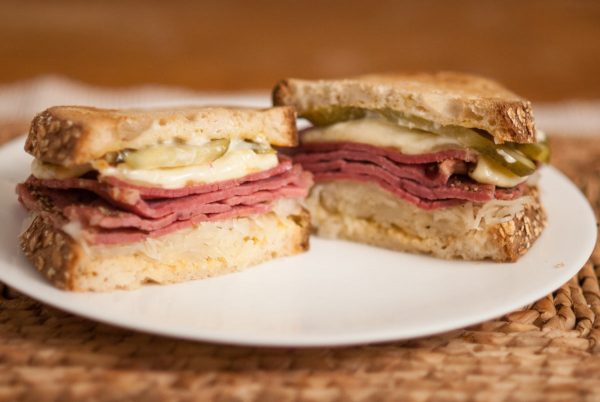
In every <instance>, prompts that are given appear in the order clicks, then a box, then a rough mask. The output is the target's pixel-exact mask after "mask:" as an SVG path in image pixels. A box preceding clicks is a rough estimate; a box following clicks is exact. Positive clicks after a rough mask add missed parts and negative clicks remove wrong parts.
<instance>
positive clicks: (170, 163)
mask: <svg viewBox="0 0 600 402" xmlns="http://www.w3.org/2000/svg"><path fill="white" fill-rule="evenodd" d="M228 148H229V140H228V139H220V140H212V141H210V142H209V143H207V144H205V145H201V146H198V145H185V144H173V145H160V146H155V147H148V148H144V149H139V150H135V151H130V152H127V153H126V154H125V155H124V158H123V159H124V160H123V162H124V163H125V164H126V165H127V166H128V167H130V168H132V169H156V168H174V167H181V166H190V165H202V164H205V163H210V162H213V161H215V160H217V159H219V158H220V157H221V156H223V155H224V154H225V152H227V149H228Z"/></svg>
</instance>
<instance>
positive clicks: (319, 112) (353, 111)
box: [300, 106, 367, 126]
mask: <svg viewBox="0 0 600 402" xmlns="http://www.w3.org/2000/svg"><path fill="white" fill-rule="evenodd" d="M366 115H367V110H366V109H363V108H359V107H345V106H334V107H330V108H323V109H313V110H310V111H308V112H305V113H302V114H301V115H300V117H303V118H305V119H306V120H308V121H310V122H311V123H312V124H313V125H315V126H328V125H330V124H334V123H338V122H340V121H348V120H356V119H362V118H363V117H365V116H366Z"/></svg>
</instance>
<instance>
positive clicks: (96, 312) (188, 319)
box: [0, 139, 596, 346]
mask: <svg viewBox="0 0 600 402" xmlns="http://www.w3.org/2000/svg"><path fill="white" fill-rule="evenodd" d="M22 142H23V139H19V140H17V141H13V142H12V143H9V144H7V145H6V146H4V147H2V148H0V180H1V181H0V191H2V193H0V222H2V225H3V228H2V231H1V235H0V280H1V281H3V282H5V283H7V284H8V285H10V286H12V287H14V288H16V289H18V290H19V291H21V292H23V293H25V294H28V295H30V296H31V297H33V298H35V299H37V300H40V301H41V302H44V303H47V304H50V305H52V306H55V307H58V308H60V309H63V310H66V311H69V312H72V313H74V314H78V315H81V316H84V317H88V318H91V319H94V320H98V321H102V322H106V323H110V324H114V325H118V326H122V327H127V328H131V329H135V330H140V331H145V332H151V333H155V334H161V335H169V336H174V337H179V338H188V339H196V340H203V341H215V342H223V343H233V344H244V345H268V346H325V345H328V346H331V345H348V344H358V343H369V342H380V341H391V340H400V339H407V338H413V337H419V336H425V335H431V334H435V333H439V332H443V331H448V330H452V329H456V328H460V327H464V326H467V325H471V324H475V323H478V322H482V321H485V320H488V319H491V318H495V317H498V316H500V315H502V314H505V313H508V312H510V311H512V310H515V309H517V308H519V307H522V306H524V305H527V304H529V303H531V302H534V301H535V300H537V299H539V298H541V297H543V296H544V295H546V294H547V293H549V292H551V291H553V290H555V289H556V288H558V287H559V286H561V285H562V284H563V283H565V282H566V281H567V280H568V279H569V278H570V277H572V276H573V275H574V274H575V273H576V272H577V271H578V270H579V269H580V268H581V266H582V265H583V264H584V263H585V261H586V260H587V258H588V256H589V255H590V253H591V252H592V249H593V246H594V244H595V241H596V220H595V217H594V214H593V212H592V210H591V208H590V206H589V204H588V203H587V201H586V200H585V198H584V197H583V196H582V194H581V193H580V192H579V190H578V189H577V188H576V187H575V186H574V185H573V184H572V183H571V182H570V181H569V180H568V179H567V178H566V177H564V176H563V175H562V174H561V173H559V172H558V171H557V170H555V169H554V168H551V167H546V168H544V169H543V170H542V177H541V182H540V184H541V194H542V198H543V203H544V204H545V206H546V210H547V212H548V227H547V229H546V230H545V231H544V233H543V234H542V236H541V237H540V239H539V240H538V241H537V242H536V244H535V245H534V246H533V248H532V249H531V250H530V251H529V253H528V254H527V255H525V256H524V257H523V258H521V259H520V260H519V261H518V262H517V263H514V264H498V263H492V262H463V261H445V260H438V259H435V258H430V257H426V256H418V255H410V254H403V253H397V252H391V251H387V250H382V249H377V248H373V247H369V246H365V245H360V244H353V243H348V242H342V241H329V240H323V239H317V238H312V239H311V242H312V243H311V250H310V252H309V253H306V254H303V255H300V256H296V257H290V258H284V259H280V260H276V261H272V262H269V263H266V264H262V265H261V266H259V267H256V268H253V269H249V270H247V271H245V272H242V273H239V274H231V275H226V276H222V277H218V278H214V279H207V280H201V281H195V282H188V283H183V284H177V285H169V286H147V287H145V288H143V289H140V290H136V291H129V292H125V291H118V292H113V293H105V294H92V293H87V294H78V293H69V292H64V291H60V290H58V289H55V288H54V287H52V286H51V285H50V284H49V283H48V282H46V281H45V280H44V278H43V277H42V276H41V275H39V274H38V273H37V271H35V270H34V269H33V268H32V267H31V265H30V264H29V263H28V262H27V261H26V260H25V258H24V257H23V256H22V255H21V253H20V252H19V250H18V247H17V240H16V237H17V234H18V232H19V230H20V227H21V222H22V220H23V218H24V217H25V213H24V212H23V211H22V209H21V208H20V206H19V205H18V204H17V200H16V196H15V195H14V184H15V183H16V182H18V181H20V180H22V179H24V178H25V176H26V174H27V172H28V171H29V166H28V164H29V161H30V159H29V157H27V156H26V155H25V154H24V153H23V151H22Z"/></svg>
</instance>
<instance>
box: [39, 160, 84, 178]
mask: <svg viewBox="0 0 600 402" xmlns="http://www.w3.org/2000/svg"><path fill="white" fill-rule="evenodd" d="M90 170H92V167H91V166H90V165H81V166H73V167H64V166H60V165H54V164H52V163H47V162H42V161H41V160H39V159H34V160H33V161H32V162H31V174H32V175H33V176H34V177H37V178H38V179H42V180H52V179H59V180H63V179H71V178H74V177H79V176H81V175H84V174H85V173H87V172H89V171H90Z"/></svg>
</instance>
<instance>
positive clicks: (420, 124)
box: [301, 106, 550, 176]
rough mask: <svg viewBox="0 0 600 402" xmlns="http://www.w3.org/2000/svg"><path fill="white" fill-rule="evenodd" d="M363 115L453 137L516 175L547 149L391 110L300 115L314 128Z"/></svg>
mask: <svg viewBox="0 0 600 402" xmlns="http://www.w3.org/2000/svg"><path fill="white" fill-rule="evenodd" d="M367 112H371V113H377V114H379V115H380V116H382V117H384V118H386V119H387V120H389V121H391V122H393V123H396V124H399V125H402V126H406V127H409V128H411V129H418V130H423V131H426V132H430V133H434V134H438V135H443V136H448V137H453V138H456V139H457V140H458V141H459V142H460V144H461V145H462V146H464V147H467V148H471V149H474V150H475V151H477V152H478V153H479V154H480V155H482V156H485V157H487V158H488V159H489V160H491V161H493V162H494V164H496V165H498V166H499V167H501V168H504V169H506V170H507V171H509V172H511V173H513V174H515V175H517V176H528V175H530V174H532V173H533V172H534V171H535V170H536V165H535V163H534V162H533V161H536V162H547V161H548V160H549V157H550V149H549V147H548V143H547V142H546V141H542V142H539V143H537V144H502V145H498V144H495V143H494V141H493V140H491V139H490V138H488V137H487V136H485V135H482V134H480V133H478V132H477V131H475V130H473V129H469V128H465V127H458V126H445V127H441V126H439V125H436V124H434V123H432V122H431V121H429V120H426V119H423V118H420V117H417V116H409V115H406V114H404V113H401V112H398V111H395V110H391V109H374V110H366V109H362V108H357V107H343V106H336V107H333V108H327V109H315V110H312V111H310V112H306V113H303V114H301V117H304V118H306V119H307V120H309V121H310V122H311V123H312V124H313V125H315V126H326V125H331V124H334V123H338V122H341V121H348V120H354V119H360V118H363V117H365V116H366V115H367Z"/></svg>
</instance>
